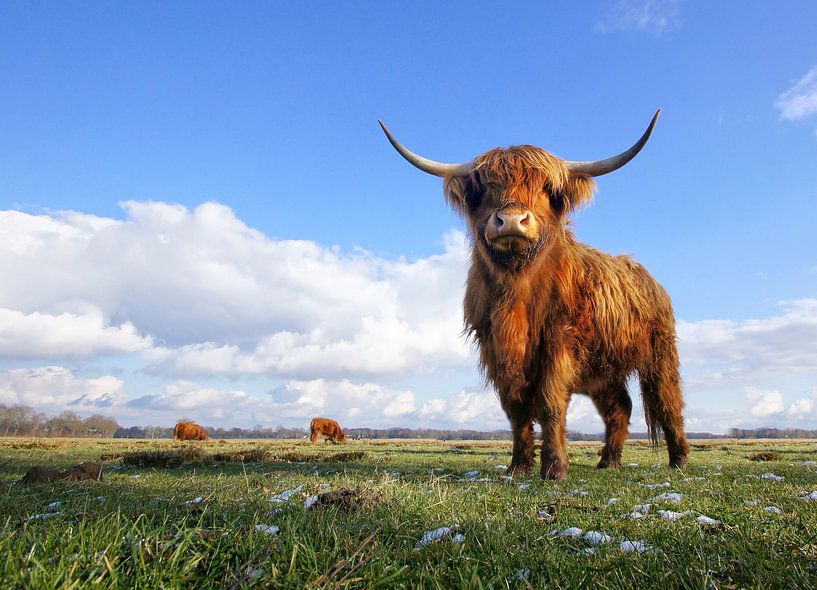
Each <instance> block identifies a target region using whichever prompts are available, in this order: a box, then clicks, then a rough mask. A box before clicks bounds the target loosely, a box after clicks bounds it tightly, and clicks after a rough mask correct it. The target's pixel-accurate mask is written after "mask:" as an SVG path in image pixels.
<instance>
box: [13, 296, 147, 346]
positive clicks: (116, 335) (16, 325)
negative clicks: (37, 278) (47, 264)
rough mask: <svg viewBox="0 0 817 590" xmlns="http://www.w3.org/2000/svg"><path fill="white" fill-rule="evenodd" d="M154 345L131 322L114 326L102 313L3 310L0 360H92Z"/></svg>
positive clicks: (86, 311)
mask: <svg viewBox="0 0 817 590" xmlns="http://www.w3.org/2000/svg"><path fill="white" fill-rule="evenodd" d="M152 343H153V340H152V338H151V337H150V336H141V335H140V334H139V333H138V331H137V330H136V327H135V326H134V325H133V324H132V323H130V322H124V323H122V324H120V325H119V326H111V325H109V324H108V322H107V320H106V319H105V318H104V317H103V315H102V313H101V311H100V310H99V309H96V308H93V307H92V306H90V307H89V309H86V310H83V311H82V312H80V313H68V312H63V313H60V314H49V313H40V312H36V311H35V312H32V313H28V314H26V313H23V312H20V311H15V310H11V309H0V357H4V358H12V359H25V358H38V359H42V358H57V359H77V358H89V357H92V356H96V355H101V354H116V353H130V352H137V351H140V350H145V349H147V348H149V347H150V346H151V345H152Z"/></svg>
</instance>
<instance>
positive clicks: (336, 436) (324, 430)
mask: <svg viewBox="0 0 817 590" xmlns="http://www.w3.org/2000/svg"><path fill="white" fill-rule="evenodd" d="M309 432H310V436H309V440H311V441H312V442H313V443H314V442H317V440H318V437H319V436H320V435H323V436H324V437H325V438H324V441H323V442H327V441H330V440H331V441H332V442H346V435H345V434H343V430H341V428H340V424H338V423H337V422H336V421H334V420H332V419H330V418H312V422H310V423H309Z"/></svg>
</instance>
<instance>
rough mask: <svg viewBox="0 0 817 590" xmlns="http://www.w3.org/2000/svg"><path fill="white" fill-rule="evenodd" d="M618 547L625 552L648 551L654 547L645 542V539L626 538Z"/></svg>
mask: <svg viewBox="0 0 817 590" xmlns="http://www.w3.org/2000/svg"><path fill="white" fill-rule="evenodd" d="M618 547H619V549H621V550H622V551H624V552H625V553H646V552H647V551H652V547H650V546H649V545H647V544H646V543H644V541H629V540H627V539H625V540H624V541H622V542H621V543H620V544H619V546H618Z"/></svg>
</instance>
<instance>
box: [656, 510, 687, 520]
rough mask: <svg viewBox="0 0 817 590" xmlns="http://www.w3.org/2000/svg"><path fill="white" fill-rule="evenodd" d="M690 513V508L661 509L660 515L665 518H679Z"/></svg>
mask: <svg viewBox="0 0 817 590" xmlns="http://www.w3.org/2000/svg"><path fill="white" fill-rule="evenodd" d="M687 514H689V510H685V511H684V512H674V511H672V510H659V511H658V516H660V517H661V518H663V519H664V520H673V521H674V520H678V519H680V518H682V517H684V516H686V515H687Z"/></svg>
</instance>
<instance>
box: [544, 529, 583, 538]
mask: <svg viewBox="0 0 817 590" xmlns="http://www.w3.org/2000/svg"><path fill="white" fill-rule="evenodd" d="M582 532H583V531H582V530H581V529H580V528H578V527H575V526H572V527H568V528H566V529H565V530H563V531H550V536H551V537H574V538H575V537H581V536H582Z"/></svg>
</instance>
